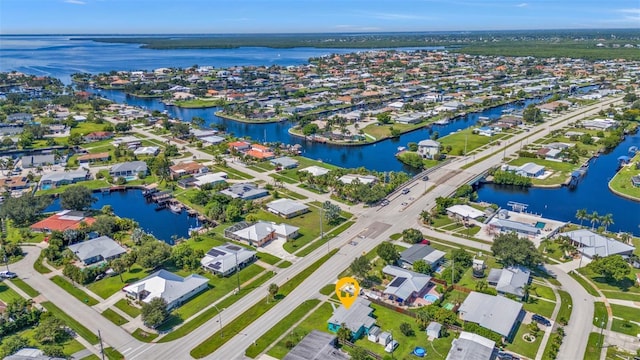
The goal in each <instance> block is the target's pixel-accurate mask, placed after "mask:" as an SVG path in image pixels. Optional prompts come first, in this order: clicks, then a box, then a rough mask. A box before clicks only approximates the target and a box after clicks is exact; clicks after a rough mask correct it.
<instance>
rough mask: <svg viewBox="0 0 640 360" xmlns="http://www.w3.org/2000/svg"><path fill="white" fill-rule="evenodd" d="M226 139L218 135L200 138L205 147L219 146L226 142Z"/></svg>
mask: <svg viewBox="0 0 640 360" xmlns="http://www.w3.org/2000/svg"><path fill="white" fill-rule="evenodd" d="M224 140H225V139H224V138H223V137H222V136H218V135H211V136H204V137H201V138H200V141H202V145H203V146H211V145H218V144H221V143H223V142H224Z"/></svg>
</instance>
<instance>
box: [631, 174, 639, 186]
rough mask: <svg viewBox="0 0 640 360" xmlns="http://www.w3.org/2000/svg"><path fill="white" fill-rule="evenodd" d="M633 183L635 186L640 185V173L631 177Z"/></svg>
mask: <svg viewBox="0 0 640 360" xmlns="http://www.w3.org/2000/svg"><path fill="white" fill-rule="evenodd" d="M631 184H632V185H633V186H635V187H640V175H634V176H632V177H631Z"/></svg>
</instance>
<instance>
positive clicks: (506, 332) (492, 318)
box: [458, 291, 524, 339]
mask: <svg viewBox="0 0 640 360" xmlns="http://www.w3.org/2000/svg"><path fill="white" fill-rule="evenodd" d="M458 316H459V317H460V319H461V320H463V321H465V322H467V321H468V322H472V323H476V324H478V325H480V326H482V327H483V328H485V329H489V330H491V331H494V332H496V333H498V334H500V335H502V336H504V337H505V338H506V339H511V338H512V337H513V335H515V333H516V331H517V329H518V325H519V324H520V322H522V319H523V318H524V311H522V303H520V302H517V301H514V300H511V299H508V298H506V297H504V296H493V295H488V294H483V293H479V292H476V291H472V292H471V293H469V296H467V298H466V299H465V300H464V302H463V303H462V305H460V308H459V309H458Z"/></svg>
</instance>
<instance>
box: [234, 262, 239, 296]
mask: <svg viewBox="0 0 640 360" xmlns="http://www.w3.org/2000/svg"><path fill="white" fill-rule="evenodd" d="M235 255H236V277H237V278H238V295H240V268H239V267H238V253H237V252H236V254H235Z"/></svg>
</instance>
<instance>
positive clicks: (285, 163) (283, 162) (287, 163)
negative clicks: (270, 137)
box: [271, 156, 298, 169]
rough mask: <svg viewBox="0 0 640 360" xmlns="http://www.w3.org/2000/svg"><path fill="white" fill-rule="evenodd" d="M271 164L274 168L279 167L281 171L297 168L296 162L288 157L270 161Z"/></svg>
mask: <svg viewBox="0 0 640 360" xmlns="http://www.w3.org/2000/svg"><path fill="white" fill-rule="evenodd" d="M271 163H272V164H273V165H275V166H280V167H281V168H283V169H293V168H296V167H298V160H295V159H292V158H290V157H288V156H283V157H279V158H276V159H272V160H271Z"/></svg>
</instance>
